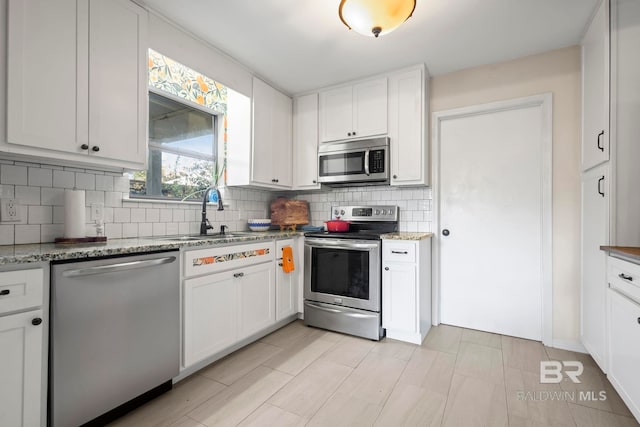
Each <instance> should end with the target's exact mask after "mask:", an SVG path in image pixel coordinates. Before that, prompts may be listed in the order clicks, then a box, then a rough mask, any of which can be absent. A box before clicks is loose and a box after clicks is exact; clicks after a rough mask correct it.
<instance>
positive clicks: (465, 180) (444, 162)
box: [434, 95, 551, 340]
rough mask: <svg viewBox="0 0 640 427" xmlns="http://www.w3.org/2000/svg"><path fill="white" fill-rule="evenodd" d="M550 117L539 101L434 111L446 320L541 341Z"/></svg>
mask: <svg viewBox="0 0 640 427" xmlns="http://www.w3.org/2000/svg"><path fill="white" fill-rule="evenodd" d="M550 111H551V96H550V95H541V96H536V97H529V98H523V99H519V100H513V101H505V102H500V103H494V104H487V105H480V106H475V107H469V108H464V109H458V110H452V111H448V112H442V113H436V114H435V118H436V120H435V121H434V126H435V128H434V135H436V144H437V148H436V150H437V151H438V152H439V153H437V154H438V155H439V160H440V162H439V165H438V166H437V167H438V175H439V176H438V178H437V187H438V188H437V190H436V197H434V198H436V203H438V199H439V218H438V221H439V230H438V232H439V233H440V235H439V243H440V247H439V271H440V274H439V278H440V292H441V321H442V323H445V324H450V325H456V326H462V327H466V328H472V329H478V330H483V331H488V332H494V333H500V334H505V335H512V336H517V337H522V338H528V339H535V340H541V339H542V337H543V304H542V301H543V300H542V298H543V284H544V283H545V281H546V280H549V283H550V262H551V258H550V254H551V245H550V237H548V236H550V230H551V228H550V227H551V224H550V222H551V214H550V212H551V202H550V200H551V189H550V182H551V179H550V177H551V172H550V167H551V159H550V156H551V154H550V150H551V142H550V141H551V136H550V132H551V130H550V129H551V126H550ZM434 158H435V159H438V156H437V155H436V156H435V157H434ZM548 286H550V284H549V285H548ZM545 291H546V289H545ZM545 308H547V307H545ZM545 326H546V325H545Z"/></svg>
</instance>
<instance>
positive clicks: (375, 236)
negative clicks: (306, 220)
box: [304, 230, 391, 240]
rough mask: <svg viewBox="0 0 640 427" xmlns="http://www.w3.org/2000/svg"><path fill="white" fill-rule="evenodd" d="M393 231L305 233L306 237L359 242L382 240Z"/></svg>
mask: <svg viewBox="0 0 640 427" xmlns="http://www.w3.org/2000/svg"><path fill="white" fill-rule="evenodd" d="M390 232H391V231H375V230H363V231H348V232H342V233H338V232H329V231H312V232H309V233H304V236H305V237H323V238H331V239H358V240H380V236H381V235H382V234H385V233H390Z"/></svg>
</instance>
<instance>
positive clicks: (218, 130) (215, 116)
mask: <svg viewBox="0 0 640 427" xmlns="http://www.w3.org/2000/svg"><path fill="white" fill-rule="evenodd" d="M150 93H153V94H155V95H158V96H161V97H164V98H167V99H169V100H170V101H173V102H177V103H179V104H183V105H185V106H187V107H191V108H193V109H195V110H198V111H201V112H203V113H206V114H209V115H211V116H212V122H213V132H214V134H213V153H214V155H213V159H211V157H210V156H207V155H201V154H199V153H197V152H192V151H189V150H175V149H167V148H162V147H161V144H157V145H156V144H154V143H152V142H151V141H150V139H149V116H148V115H147V153H146V162H145V164H146V166H147V167H146V171H147V172H148V171H149V154H150V152H151V149H152V148H154V149H157V150H159V151H161V152H166V153H171V154H175V155H180V156H185V157H191V158H194V159H198V160H206V161H211V162H212V163H213V164H214V166H215V167H216V170H217V171H218V173H221V171H220V159H223V156H224V144H220V141H221V135H222V133H223V132H224V113H221V112H217V111H215V110H212V109H211V108H208V107H205V106H203V105H200V104H198V103H197V102H193V101H191V100H188V99H185V98H182V97H179V96H176V95H174V94H172V93H170V92H166V91H164V90H162V89H158V88H156V87H153V86H149V87H148V91H147V97H146V100H147V104H149V96H148V95H149V94H150ZM221 145H222V147H221ZM223 163H224V161H223ZM220 178H221V177H220V176H218V182H217V185H220V182H219V181H220ZM214 180H215V176H213V177H211V183H210V185H211V186H213V185H216V182H214ZM129 200H132V201H134V200H146V201H158V202H198V200H197V199H179V198H174V197H166V196H162V195H139V194H133V193H131V191H129Z"/></svg>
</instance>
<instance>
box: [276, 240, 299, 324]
mask: <svg viewBox="0 0 640 427" xmlns="http://www.w3.org/2000/svg"><path fill="white" fill-rule="evenodd" d="M285 246H290V247H291V248H292V251H293V256H294V264H295V270H293V271H292V272H289V273H285V272H284V271H282V249H283V248H284V247H285ZM276 256H277V257H278V258H279V259H278V260H276V321H278V320H281V319H284V318H285V317H287V316H290V315H292V314H296V313H297V312H298V277H300V276H299V273H298V272H299V271H300V269H301V267H302V266H301V264H300V259H299V258H296V257H297V254H296V246H295V244H294V241H293V240H292V239H288V240H281V241H278V242H277V244H276Z"/></svg>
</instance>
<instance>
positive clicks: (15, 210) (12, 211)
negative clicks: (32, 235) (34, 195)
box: [0, 199, 21, 222]
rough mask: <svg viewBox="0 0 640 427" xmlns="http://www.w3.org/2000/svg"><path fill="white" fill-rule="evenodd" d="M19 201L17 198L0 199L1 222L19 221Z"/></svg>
mask: <svg viewBox="0 0 640 427" xmlns="http://www.w3.org/2000/svg"><path fill="white" fill-rule="evenodd" d="M20 212H21V209H20V203H19V202H18V200H17V199H2V201H0V220H2V222H18V221H20Z"/></svg>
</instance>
